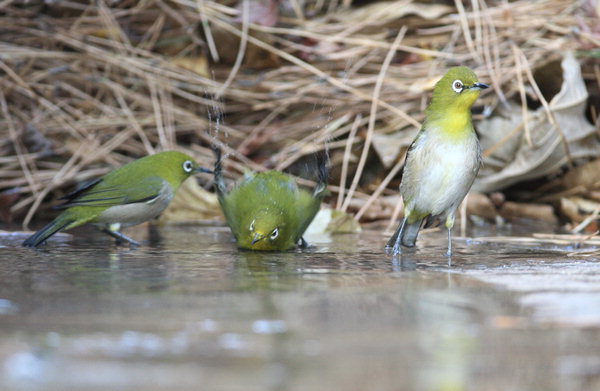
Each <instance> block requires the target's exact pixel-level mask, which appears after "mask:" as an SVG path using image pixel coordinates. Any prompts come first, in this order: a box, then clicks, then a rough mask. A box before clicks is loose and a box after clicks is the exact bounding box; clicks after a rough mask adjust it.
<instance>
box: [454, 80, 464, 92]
mask: <svg viewBox="0 0 600 391" xmlns="http://www.w3.org/2000/svg"><path fill="white" fill-rule="evenodd" d="M463 88H464V85H463V83H462V81H460V80H454V81H453V82H452V89H453V90H454V92H457V93H461V92H462V90H463Z"/></svg>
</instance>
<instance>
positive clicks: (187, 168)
mask: <svg viewBox="0 0 600 391" xmlns="http://www.w3.org/2000/svg"><path fill="white" fill-rule="evenodd" d="M193 169H194V163H193V162H192V161H191V160H186V161H185V162H183V171H185V172H187V173H190V172H192V170H193Z"/></svg>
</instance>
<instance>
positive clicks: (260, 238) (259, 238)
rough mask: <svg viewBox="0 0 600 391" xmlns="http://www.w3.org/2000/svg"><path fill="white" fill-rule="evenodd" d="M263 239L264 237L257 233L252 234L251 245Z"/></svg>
mask: <svg viewBox="0 0 600 391" xmlns="http://www.w3.org/2000/svg"><path fill="white" fill-rule="evenodd" d="M264 238H265V235H261V234H259V233H256V234H254V239H252V245H253V246H254V244H256V242H260V241H261V240H263V239H264Z"/></svg>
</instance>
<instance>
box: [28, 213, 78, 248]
mask: <svg viewBox="0 0 600 391" xmlns="http://www.w3.org/2000/svg"><path fill="white" fill-rule="evenodd" d="M71 223H73V221H72V220H70V219H64V218H61V216H59V217H57V218H56V219H55V220H54V221H52V222H51V223H50V224H48V225H46V226H45V227H44V228H42V229H40V230H39V231H37V232H36V233H34V234H33V235H31V236H30V237H28V238H27V239H25V241H24V242H23V247H37V246H39V245H40V244H42V243H44V242H45V241H46V239H48V238H49V237H50V236H52V235H54V234H55V233H57V232H58V231H60V230H62V229H64V228H66V227H67V226H69V225H70V224H71Z"/></svg>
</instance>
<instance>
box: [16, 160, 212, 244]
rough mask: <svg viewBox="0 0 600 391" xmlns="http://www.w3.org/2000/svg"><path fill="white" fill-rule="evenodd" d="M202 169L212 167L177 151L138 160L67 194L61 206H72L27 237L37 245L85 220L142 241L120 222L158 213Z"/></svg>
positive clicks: (130, 222)
mask: <svg viewBox="0 0 600 391" xmlns="http://www.w3.org/2000/svg"><path fill="white" fill-rule="evenodd" d="M197 172H206V173H212V171H210V170H208V169H206V168H202V167H200V166H198V163H196V161H195V160H194V159H193V158H192V157H190V156H188V155H186V154H185V153H181V152H177V151H167V152H161V153H157V154H155V155H150V156H146V157H143V158H141V159H138V160H135V161H133V162H131V163H128V164H126V165H124V166H123V167H120V168H118V169H116V170H114V171H112V172H110V173H108V174H106V175H105V176H103V177H101V178H98V179H95V180H93V181H91V182H89V183H86V184H84V185H83V186H82V187H81V188H79V189H77V190H75V191H74V192H72V193H70V194H67V195H66V196H64V197H63V198H61V199H64V200H66V202H65V203H64V204H63V205H60V206H59V208H61V209H64V208H67V210H65V211H64V212H62V213H61V214H60V215H58V217H56V218H55V219H54V220H53V221H52V222H51V223H50V224H48V225H46V226H45V227H44V228H42V229H41V230H39V231H38V232H36V233H35V234H33V235H31V236H30V237H29V238H27V239H26V240H25V241H24V242H23V246H25V247H36V246H38V245H40V244H41V243H43V242H44V241H45V240H46V239H48V238H49V237H50V236H52V235H54V234H55V233H57V232H58V231H62V230H67V229H71V228H75V227H78V226H80V225H82V224H85V223H92V224H95V225H97V226H99V227H100V228H101V230H102V232H104V233H106V234H108V235H110V236H112V237H114V238H115V239H117V241H121V240H124V241H127V242H129V243H130V244H132V245H138V243H137V242H136V241H135V240H133V239H131V238H129V237H128V236H126V235H124V234H122V233H121V232H119V230H120V228H121V227H122V226H124V227H127V226H132V225H137V224H141V223H143V222H145V221H148V220H150V219H152V218H154V217H156V216H158V215H159V214H160V213H161V212H162V211H163V210H165V209H166V207H167V206H168V205H169V203H170V202H171V200H172V199H173V196H174V195H175V192H176V191H177V189H178V188H179V186H180V185H181V184H182V183H183V181H185V180H186V179H187V178H189V177H190V176H191V175H192V174H194V173H197Z"/></svg>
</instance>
